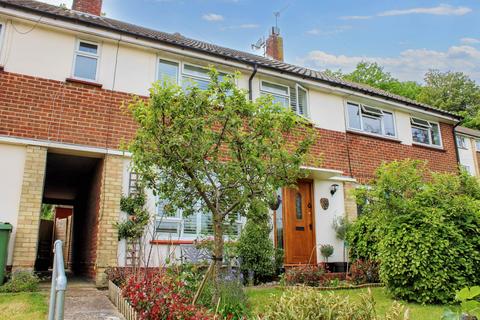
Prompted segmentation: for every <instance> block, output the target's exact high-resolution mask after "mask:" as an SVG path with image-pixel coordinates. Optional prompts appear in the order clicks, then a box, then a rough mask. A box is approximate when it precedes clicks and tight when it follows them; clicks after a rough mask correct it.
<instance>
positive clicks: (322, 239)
mask: <svg viewBox="0 0 480 320" xmlns="http://www.w3.org/2000/svg"><path fill="white" fill-rule="evenodd" d="M332 184H338V186H339V187H338V190H337V192H336V193H335V194H334V195H333V196H332V195H331V194H330V186H331V185H332ZM313 188H314V199H313V201H314V207H315V238H316V239H315V244H316V246H317V262H323V261H324V259H323V257H322V255H321V253H320V246H321V245H322V244H330V245H332V246H333V248H334V251H333V255H332V256H331V257H330V258H329V259H328V262H343V241H341V240H338V239H337V237H336V233H335V230H334V229H333V226H332V225H333V222H334V221H335V219H336V217H343V216H344V215H345V199H344V196H343V184H342V183H341V182H335V181H330V180H315V181H314V185H313ZM321 198H327V199H328V200H329V203H330V206H329V207H328V209H327V210H324V209H323V208H322V207H321V205H320V199H321Z"/></svg>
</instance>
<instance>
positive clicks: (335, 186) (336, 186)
mask: <svg viewBox="0 0 480 320" xmlns="http://www.w3.org/2000/svg"><path fill="white" fill-rule="evenodd" d="M338 187H339V185H338V184H332V185H331V186H330V194H331V195H332V196H333V195H334V194H335V193H336V192H337V191H338Z"/></svg>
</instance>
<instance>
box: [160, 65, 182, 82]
mask: <svg viewBox="0 0 480 320" xmlns="http://www.w3.org/2000/svg"><path fill="white" fill-rule="evenodd" d="M177 79H178V63H176V62H170V61H165V60H160V62H159V63H158V80H160V81H161V82H162V83H163V82H165V81H168V82H172V83H176V82H177Z"/></svg>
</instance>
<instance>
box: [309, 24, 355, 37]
mask: <svg viewBox="0 0 480 320" xmlns="http://www.w3.org/2000/svg"><path fill="white" fill-rule="evenodd" d="M351 28H352V27H351V26H336V27H332V28H328V29H319V28H314V29H311V30H308V31H307V34H309V35H312V36H331V35H334V34H338V33H341V32H344V31H346V30H349V29H351Z"/></svg>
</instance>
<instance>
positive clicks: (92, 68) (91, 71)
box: [73, 40, 99, 81]
mask: <svg viewBox="0 0 480 320" xmlns="http://www.w3.org/2000/svg"><path fill="white" fill-rule="evenodd" d="M98 57H99V54H98V44H96V43H93V42H87V41H83V40H79V41H78V43H77V47H76V50H75V61H74V69H73V76H74V77H75V78H79V79H85V80H91V81H96V80H97V69H98Z"/></svg>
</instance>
